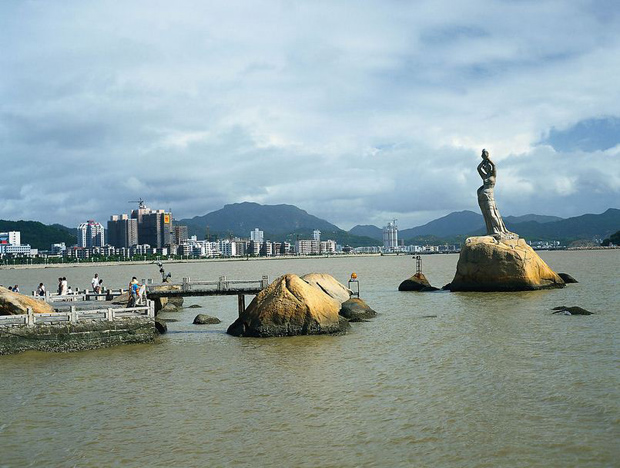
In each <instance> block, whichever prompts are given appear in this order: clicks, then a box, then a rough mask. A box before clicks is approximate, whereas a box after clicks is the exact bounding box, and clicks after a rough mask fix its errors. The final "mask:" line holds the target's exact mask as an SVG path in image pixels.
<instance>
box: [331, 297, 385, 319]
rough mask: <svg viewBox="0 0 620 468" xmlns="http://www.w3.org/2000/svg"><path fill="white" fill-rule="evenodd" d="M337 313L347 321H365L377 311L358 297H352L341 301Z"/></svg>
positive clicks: (374, 315)
mask: <svg viewBox="0 0 620 468" xmlns="http://www.w3.org/2000/svg"><path fill="white" fill-rule="evenodd" d="M339 313H340V315H341V316H342V317H344V318H346V319H347V320H348V321H349V322H365V321H366V320H368V319H371V318H374V317H376V316H377V313H376V312H375V311H374V310H372V309H371V308H370V307H369V306H368V304H366V302H364V301H363V300H362V299H360V298H359V297H352V298H351V299H349V300H348V301H345V302H343V303H342V305H341V306H340V312H339Z"/></svg>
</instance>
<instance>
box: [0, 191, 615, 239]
mask: <svg viewBox="0 0 620 468" xmlns="http://www.w3.org/2000/svg"><path fill="white" fill-rule="evenodd" d="M504 221H505V223H506V227H508V229H510V230H511V231H514V232H516V233H517V234H519V235H520V236H522V237H525V238H526V239H528V240H560V241H564V242H571V241H574V240H581V239H588V240H590V239H593V238H594V237H598V238H600V239H604V238H606V237H609V236H610V235H611V234H613V233H615V232H617V231H618V230H620V210H619V209H616V208H610V209H608V210H607V211H605V212H604V213H601V214H585V215H581V216H575V217H572V218H567V219H562V218H559V217H557V216H543V215H536V214H528V215H523V216H506V217H505V218H504ZM175 224H181V225H187V226H188V232H189V234H190V235H195V236H197V237H198V238H199V239H205V238H206V236H207V235H208V236H209V237H211V238H212V239H215V238H219V239H222V238H226V237H229V236H238V237H248V236H249V235H250V231H252V230H253V229H254V228H259V229H260V230H262V231H263V232H264V233H265V239H269V240H272V241H288V242H291V243H294V242H295V240H297V239H309V238H311V237H312V231H313V230H314V229H319V230H320V231H321V238H322V239H333V240H335V241H336V242H338V243H339V244H342V245H350V246H352V247H359V246H371V245H381V244H382V243H383V229H381V228H379V227H377V226H373V225H358V226H355V227H354V228H352V229H351V230H349V231H348V232H347V231H345V230H343V229H340V228H339V227H338V226H336V225H334V224H332V223H330V222H328V221H326V220H324V219H321V218H318V217H316V216H313V215H311V214H309V213H307V212H306V211H304V210H302V209H300V208H297V207H296V206H293V205H260V204H258V203H250V202H244V203H233V204H230V205H226V206H224V207H223V208H222V209H220V210H217V211H213V212H212V213H208V214H206V215H203V216H195V217H193V218H189V219H181V220H178V221H175ZM0 231H2V232H4V231H21V233H22V235H21V238H22V243H26V244H30V245H31V246H32V247H34V248H38V249H45V250H47V249H49V248H50V245H51V244H52V243H58V242H65V243H66V244H67V245H68V246H69V245H74V244H75V243H76V242H77V237H76V234H77V230H76V229H75V228H68V227H65V226H62V225H60V224H54V225H51V226H48V225H45V224H42V223H40V222H37V221H3V220H0ZM482 234H484V221H483V218H482V216H481V215H480V214H479V213H475V212H473V211H457V212H453V213H450V214H448V215H446V216H442V217H441V218H438V219H435V220H433V221H430V222H428V223H426V224H424V225H422V226H417V227H414V228H410V229H402V230H400V231H399V239H403V240H404V241H405V244H427V243H428V244H443V243H446V242H448V243H458V242H461V241H463V240H464V239H465V238H466V237H468V236H475V235H482Z"/></svg>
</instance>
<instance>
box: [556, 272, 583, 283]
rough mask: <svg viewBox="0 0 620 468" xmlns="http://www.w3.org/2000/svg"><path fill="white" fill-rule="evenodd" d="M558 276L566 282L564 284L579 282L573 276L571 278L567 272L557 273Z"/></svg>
mask: <svg viewBox="0 0 620 468" xmlns="http://www.w3.org/2000/svg"><path fill="white" fill-rule="evenodd" d="M558 276H559V277H560V278H562V280H563V281H564V282H565V283H566V284H570V283H579V281H577V280H576V279H575V278H573V277H572V276H571V275H569V274H568V273H558Z"/></svg>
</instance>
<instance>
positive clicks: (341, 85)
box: [0, 0, 620, 227]
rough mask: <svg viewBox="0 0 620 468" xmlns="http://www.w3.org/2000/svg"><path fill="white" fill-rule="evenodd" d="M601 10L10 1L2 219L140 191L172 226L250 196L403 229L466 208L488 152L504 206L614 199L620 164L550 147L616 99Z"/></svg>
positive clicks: (615, 53)
mask: <svg viewBox="0 0 620 468" xmlns="http://www.w3.org/2000/svg"><path fill="white" fill-rule="evenodd" d="M584 5H585V6H584ZM609 7H610V8H611V6H610V5H609ZM609 16H610V17H609V18H607V19H606V22H605V23H604V24H602V23H601V19H600V18H598V17H597V15H596V14H595V13H594V12H593V11H592V10H591V9H590V10H589V9H588V5H587V4H583V3H578V4H577V3H575V4H562V5H559V4H558V3H557V2H554V1H549V2H547V1H540V2H520V3H519V4H517V5H516V4H514V2H490V1H482V0H476V1H472V2H466V3H463V4H458V3H455V2H447V1H446V2H442V1H423V2H415V3H413V2H411V3H410V2H398V1H389V2H386V1H375V2H367V3H364V4H363V5H360V4H358V3H352V2H312V3H295V4H291V3H290V2H277V1H276V2H273V1H265V2H252V3H250V4H248V3H247V2H242V1H230V2H226V4H220V3H215V2H194V1H184V2H180V3H175V4H174V5H172V4H170V3H168V2H141V1H130V2H126V3H125V4H123V5H122V6H121V5H119V4H117V3H116V2H107V3H105V2H104V3H102V4H90V3H85V2H77V1H73V2H72V1H68V2H63V3H62V4H61V5H58V4H56V5H54V6H52V5H49V4H46V3H21V4H19V5H18V6H16V4H7V5H4V4H3V5H2V6H0V22H1V24H0V26H2V27H0V44H3V45H5V47H3V50H4V53H3V54H2V55H1V56H0V69H2V70H8V72H5V73H3V74H2V75H1V76H0V142H1V143H2V145H1V148H0V154H1V156H2V162H3V176H4V182H3V184H2V186H0V196H1V197H2V198H1V200H0V218H9V219H16V218H30V219H39V220H42V221H45V222H50V223H51V222H62V223H65V224H68V225H75V224H77V223H78V222H80V221H83V220H84V219H86V218H93V217H94V218H98V219H100V220H105V219H106V218H107V216H108V215H109V214H112V213H117V212H123V211H126V210H127V209H128V208H130V206H129V205H128V204H127V201H128V200H132V199H137V198H138V197H143V198H145V199H146V200H147V201H148V202H149V205H151V206H160V207H165V208H172V209H173V211H174V213H175V217H177V218H183V217H190V216H193V215H201V214H204V213H206V212H208V211H211V210H215V209H219V208H220V207H221V206H222V205H223V204H225V203H230V202H239V201H243V200H253V201H259V202H263V203H295V204H297V205H299V206H300V207H302V208H304V209H306V210H307V211H309V212H311V213H313V214H317V215H319V216H324V217H326V218H327V219H329V220H330V221H332V222H335V223H336V224H341V225H343V226H346V225H349V226H350V225H353V224H357V223H369V222H373V223H377V224H383V223H384V222H385V219H388V218H389V217H391V216H397V217H398V218H399V219H400V220H401V221H400V225H401V226H403V227H408V226H411V225H414V224H419V223H422V222H425V221H427V220H428V219H430V218H432V217H436V216H440V215H442V214H446V213H447V212H449V211H453V210H460V209H474V210H475V209H477V207H476V201H475V189H476V187H477V185H478V184H479V181H478V178H477V174H476V173H475V165H476V164H477V158H478V157H479V152H480V149H481V148H482V147H483V146H485V147H488V148H489V149H491V151H492V154H493V155H495V157H496V158H497V161H498V164H499V167H500V170H501V179H500V182H499V185H498V197H502V202H500V208H501V209H502V211H503V212H505V213H506V214H523V213H527V212H537V211H540V206H541V201H540V199H541V197H542V199H544V200H545V204H544V206H545V207H549V208H546V209H548V210H551V211H548V213H549V214H556V213H557V214H562V215H570V214H579V213H580V212H583V210H588V207H604V206H611V205H613V204H614V203H615V200H617V199H618V197H617V195H618V193H619V190H620V188H618V185H617V182H616V181H617V177H618V176H617V174H618V172H617V171H618V168H617V165H616V163H615V160H614V158H615V159H617V154H616V153H605V152H601V151H598V150H600V149H602V148H604V146H606V145H607V143H606V144H605V145H603V144H602V143H601V144H598V146H597V145H594V146H579V145H575V144H572V146H571V145H565V146H562V145H561V144H560V143H558V142H559V141H560V140H561V135H564V133H566V132H569V133H570V132H571V131H572V130H567V129H571V128H572V127H573V126H578V125H579V124H578V122H583V121H588V120H589V119H596V118H600V117H601V116H604V115H608V116H609V115H615V114H614V112H615V111H617V109H618V105H619V104H620V102H619V100H620V96H618V94H617V84H616V79H615V77H616V76H617V75H618V72H620V59H619V58H618V57H620V34H619V33H618V32H617V31H619V30H620V27H619V26H620V25H619V24H618V22H619V19H618V18H617V17H614V16H613V15H609ZM24 18H26V20H24ZM68 18H70V19H71V20H68ZM550 129H554V130H550ZM597 131H598V129H597ZM562 132H564V133H562ZM541 134H542V135H548V136H549V138H548V139H547V140H545V141H543V142H541V141H540V135H541ZM602 135H603V136H604V135H605V132H603V133H602ZM603 136H601V135H599V137H600V138H603ZM566 138H568V137H566ZM605 138H606V137H605ZM606 141H607V140H606ZM599 143H600V142H599ZM546 144H551V145H552V146H553V147H554V148H555V151H553V149H551V148H549V147H547V146H545V145H546ZM609 151H612V150H609ZM568 160H570V165H569V164H568V163H567V161H568ZM7 161H9V162H10V161H19V164H7ZM593 161H596V162H597V164H596V165H594V164H593ZM600 165H602V166H605V167H607V170H602V169H599V166H600ZM569 166H570V167H569ZM543 171H544V172H543ZM614 171H616V172H615V174H616V175H615V176H614ZM382 219H383V220H384V221H381V220H382Z"/></svg>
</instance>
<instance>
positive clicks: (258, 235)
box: [250, 228, 264, 244]
mask: <svg viewBox="0 0 620 468" xmlns="http://www.w3.org/2000/svg"><path fill="white" fill-rule="evenodd" d="M263 237H264V233H263V231H260V230H259V229H258V228H255V229H254V230H253V231H252V232H250V240H251V241H254V242H256V243H258V244H262V243H263V240H264V239H263Z"/></svg>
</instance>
